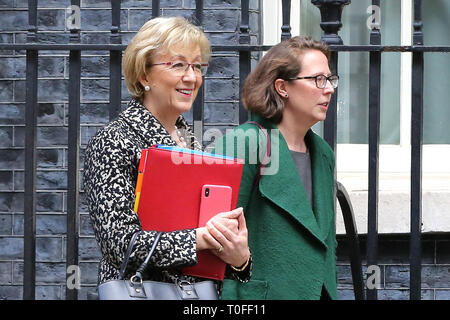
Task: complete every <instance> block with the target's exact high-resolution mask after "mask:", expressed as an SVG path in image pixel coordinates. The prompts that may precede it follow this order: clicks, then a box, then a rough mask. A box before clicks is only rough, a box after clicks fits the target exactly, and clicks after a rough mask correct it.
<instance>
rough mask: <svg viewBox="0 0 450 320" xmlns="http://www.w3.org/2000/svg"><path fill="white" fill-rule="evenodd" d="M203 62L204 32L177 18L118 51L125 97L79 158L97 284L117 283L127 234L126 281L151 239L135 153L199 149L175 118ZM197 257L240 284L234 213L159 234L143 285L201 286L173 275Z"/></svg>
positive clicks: (241, 241)
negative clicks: (220, 265)
mask: <svg viewBox="0 0 450 320" xmlns="http://www.w3.org/2000/svg"><path fill="white" fill-rule="evenodd" d="M209 59H210V45H209V41H208V39H207V38H206V36H205V35H204V33H203V32H202V31H201V30H200V29H199V28H198V27H197V26H195V25H193V24H191V23H190V22H188V21H187V20H185V19H184V18H179V17H159V18H155V19H152V20H149V21H148V22H147V23H145V24H144V25H143V26H142V28H141V29H140V30H139V32H138V33H137V34H136V35H135V37H134V38H133V39H132V41H131V42H130V44H129V45H128V47H127V49H126V50H125V54H124V57H123V73H124V77H125V81H126V84H127V87H128V90H129V91H130V93H131V95H132V97H133V98H132V99H131V101H130V102H129V105H128V108H127V109H126V110H125V111H123V112H122V113H121V114H120V115H119V117H118V119H116V120H114V121H112V122H111V123H109V124H108V125H107V126H105V127H104V128H103V129H101V130H100V131H99V132H98V133H97V134H96V135H95V136H94V137H93V138H92V139H91V140H90V141H89V144H88V146H87V149H86V156H85V172H84V185H85V190H86V195H87V202H88V207H89V213H90V218H91V221H92V224H93V227H94V232H95V237H96V239H97V242H98V243H99V245H100V248H101V252H102V259H101V261H100V266H99V275H98V277H99V279H98V281H99V283H100V284H101V283H104V282H106V281H108V280H112V279H117V278H118V276H119V271H120V270H119V269H120V266H121V264H122V262H123V260H124V256H125V252H126V250H127V247H128V244H129V242H130V239H131V237H132V235H133V234H135V233H136V232H138V231H140V232H139V234H138V236H137V238H136V241H135V244H134V247H133V249H132V251H131V254H130V260H129V266H131V267H130V268H128V269H127V274H126V275H125V278H126V279H127V278H129V277H130V276H131V275H132V274H133V272H135V271H136V269H137V268H138V267H139V266H140V265H141V264H142V262H143V261H144V259H145V258H146V257H147V255H148V253H149V250H150V248H151V247H152V244H153V241H154V240H155V236H156V234H157V232H156V231H142V229H141V225H140V222H139V218H138V216H137V214H136V213H135V212H134V211H133V204H134V200H135V196H134V194H135V185H136V180H137V174H138V164H139V161H140V157H141V150H142V149H145V148H148V147H150V146H152V145H154V144H164V145H169V146H180V147H184V148H190V149H197V150H200V149H201V146H200V144H199V143H198V141H197V140H196V139H195V137H194V135H193V133H192V131H191V129H190V128H189V126H188V124H187V122H186V120H185V119H184V118H183V116H182V115H181V114H182V113H183V112H187V111H189V110H190V109H191V107H192V104H193V102H194V99H195V97H196V95H197V92H198V90H199V88H200V86H201V84H202V76H203V75H204V74H205V73H206V69H207V67H208V61H209ZM179 214H180V215H181V214H183V208H180V212H179ZM200 250H211V251H213V252H215V254H216V255H217V256H219V257H220V258H221V259H222V260H223V261H225V262H226V263H228V264H229V265H230V266H232V267H233V268H228V269H227V276H228V277H231V278H234V279H237V280H239V281H248V279H249V278H250V265H251V261H250V251H249V248H248V244H247V229H246V227H245V220H244V216H243V213H242V208H238V209H235V210H233V211H230V212H224V213H221V214H219V215H217V216H216V217H214V218H212V219H211V220H210V222H209V224H208V227H202V228H197V229H189V230H177V231H173V232H165V233H163V234H162V236H161V237H160V240H159V242H158V245H157V247H156V249H155V251H154V254H153V256H152V258H151V260H150V267H157V269H156V270H157V271H152V273H151V275H150V274H147V275H146V276H145V279H143V280H146V279H150V280H157V281H165V282H173V281H177V280H178V279H180V278H181V277H183V279H184V280H185V281H189V282H196V281H199V280H202V279H198V278H194V277H187V276H184V275H183V274H182V272H181V269H182V268H183V267H187V266H192V265H195V264H196V263H197V252H198V251H200ZM244 265H245V266H246V267H245V268H239V267H241V266H244ZM220 285H221V283H218V290H219V291H220Z"/></svg>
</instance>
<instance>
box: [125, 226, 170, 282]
mask: <svg viewBox="0 0 450 320" xmlns="http://www.w3.org/2000/svg"><path fill="white" fill-rule="evenodd" d="M140 233H141V231H137V232H135V233H134V234H133V236H132V237H131V240H130V243H129V244H128V248H127V251H126V253H125V257H124V258H123V261H122V265H121V266H120V271H119V280H123V278H124V276H125V271H126V269H127V266H128V260H130V255H131V251H132V250H133V247H134V243H135V242H136V239H137V236H138V235H139V234H140ZM161 234H162V232H158V233H157V234H156V237H155V240H154V241H153V245H152V248H151V249H150V252H149V254H148V256H147V258H146V259H145V261H144V263H143V264H142V265H141V266H140V267H139V269H138V271H139V270H141V272H140V274H142V272H143V271H144V270H145V268H146V267H147V264H148V262H149V260H150V257H151V256H152V254H153V251H155V248H156V245H157V244H158V241H159V238H160V237H161Z"/></svg>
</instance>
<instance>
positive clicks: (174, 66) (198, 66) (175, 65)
mask: <svg viewBox="0 0 450 320" xmlns="http://www.w3.org/2000/svg"><path fill="white" fill-rule="evenodd" d="M161 65H164V66H166V68H167V69H168V70H169V71H171V72H173V73H174V74H175V75H177V76H183V75H184V74H185V73H186V72H187V71H188V68H189V67H192V70H194V73H195V75H197V76H204V75H205V74H206V71H207V70H208V64H207V63H198V62H194V63H187V62H184V61H169V62H161V63H153V64H151V65H150V66H161Z"/></svg>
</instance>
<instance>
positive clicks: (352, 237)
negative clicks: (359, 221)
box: [336, 181, 365, 300]
mask: <svg viewBox="0 0 450 320" xmlns="http://www.w3.org/2000/svg"><path fill="white" fill-rule="evenodd" d="M336 197H337V199H338V201H339V205H340V207H341V211H342V216H343V218H344V225H345V233H346V241H347V243H348V248H349V256H350V266H351V269H352V280H353V292H354V294H355V300H365V295H364V283H363V276H362V262H361V251H360V248H359V238H358V230H357V228H356V221H355V215H354V214H353V207H352V203H351V201H350V197H349V196H348V193H347V191H346V190H345V187H344V186H343V185H342V184H341V183H340V182H338V181H337V182H336Z"/></svg>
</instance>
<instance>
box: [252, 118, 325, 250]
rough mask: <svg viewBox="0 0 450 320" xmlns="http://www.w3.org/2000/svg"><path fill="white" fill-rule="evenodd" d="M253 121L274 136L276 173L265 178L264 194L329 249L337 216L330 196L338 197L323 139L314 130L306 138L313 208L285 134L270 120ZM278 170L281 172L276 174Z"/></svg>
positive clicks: (273, 154)
mask: <svg viewBox="0 0 450 320" xmlns="http://www.w3.org/2000/svg"><path fill="white" fill-rule="evenodd" d="M252 120H254V121H257V122H259V123H260V124H261V125H262V126H263V127H265V128H266V129H268V132H269V134H270V137H271V146H272V154H271V162H270V165H269V167H268V169H267V171H266V172H271V173H272V174H268V175H263V176H262V177H261V180H260V184H259V188H260V191H261V194H262V195H263V196H265V197H266V198H268V199H269V200H271V201H272V202H273V203H275V204H276V205H277V206H279V207H280V208H282V209H283V210H285V211H286V212H287V213H288V214H289V215H290V216H292V217H293V218H294V219H295V220H296V221H297V222H299V223H300V224H301V225H303V226H304V227H305V228H306V229H307V230H308V231H309V232H310V233H311V234H312V235H313V236H314V237H316V238H317V239H318V240H319V241H320V242H321V243H322V244H323V245H324V246H326V244H325V240H326V237H327V235H328V232H329V228H330V219H331V214H333V213H334V210H333V206H334V202H333V201H334V196H333V197H332V199H331V201H330V196H329V194H330V193H331V194H333V195H334V193H333V191H334V189H333V186H334V183H333V181H334V172H332V171H331V170H330V166H329V165H328V164H327V159H326V156H325V154H324V152H323V150H322V148H321V145H322V143H321V141H319V140H321V138H320V137H319V136H317V135H316V134H315V133H314V132H313V131H312V130H311V129H310V130H309V131H308V132H307V134H306V137H305V142H306V144H307V146H308V149H309V152H310V157H311V170H312V175H311V176H312V180H313V183H312V185H313V204H312V207H311V205H310V202H309V200H308V197H307V195H306V191H305V189H304V187H303V184H302V181H301V178H300V176H299V174H298V171H297V168H296V166H295V163H294V160H293V158H292V155H291V152H290V151H289V148H288V146H287V144H286V141H285V140H284V137H283V135H282V134H281V132H280V131H279V130H278V129H277V127H276V125H275V124H274V123H272V122H270V121H268V120H266V119H263V118H261V117H258V116H253V117H252ZM274 129H276V130H274ZM276 161H278V163H277V162H276ZM272 166H275V167H272ZM276 167H278V170H277V171H276V172H275V170H274V169H276ZM270 168H271V169H272V170H271V169H270ZM330 185H331V187H330Z"/></svg>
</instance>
